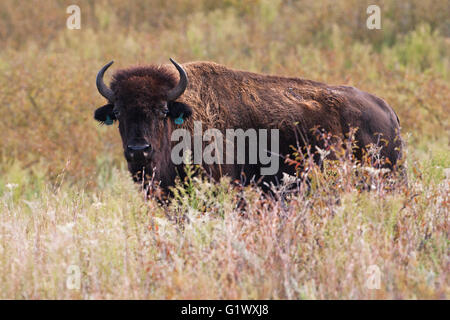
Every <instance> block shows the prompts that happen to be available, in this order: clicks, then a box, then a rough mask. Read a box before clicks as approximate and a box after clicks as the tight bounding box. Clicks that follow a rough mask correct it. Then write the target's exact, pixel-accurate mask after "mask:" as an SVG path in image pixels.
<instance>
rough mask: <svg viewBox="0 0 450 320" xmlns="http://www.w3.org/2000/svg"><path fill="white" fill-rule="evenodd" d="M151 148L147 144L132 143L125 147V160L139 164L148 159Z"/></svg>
mask: <svg viewBox="0 0 450 320" xmlns="http://www.w3.org/2000/svg"><path fill="white" fill-rule="evenodd" d="M151 154H152V148H151V147H150V145H149V144H148V143H133V144H129V145H127V150H126V151H125V158H126V159H127V160H128V161H132V162H136V161H137V162H141V161H146V160H148V159H150V157H151Z"/></svg>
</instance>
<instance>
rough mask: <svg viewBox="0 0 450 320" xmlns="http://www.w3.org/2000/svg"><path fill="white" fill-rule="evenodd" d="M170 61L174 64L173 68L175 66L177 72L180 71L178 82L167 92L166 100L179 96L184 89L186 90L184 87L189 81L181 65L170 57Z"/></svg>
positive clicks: (172, 99)
mask: <svg viewBox="0 0 450 320" xmlns="http://www.w3.org/2000/svg"><path fill="white" fill-rule="evenodd" d="M170 62H172V63H173V65H174V66H175V68H177V70H178V72H179V73H180V82H178V84H177V86H176V87H175V88H173V89H171V90H170V91H169V92H168V93H167V100H168V101H174V100H176V99H177V98H178V97H179V96H181V95H182V94H183V92H184V90H186V87H187V85H188V83H189V81H188V77H187V74H186V71H184V69H183V67H182V66H180V65H179V64H178V63H177V62H176V61H175V60H173V59H172V58H170Z"/></svg>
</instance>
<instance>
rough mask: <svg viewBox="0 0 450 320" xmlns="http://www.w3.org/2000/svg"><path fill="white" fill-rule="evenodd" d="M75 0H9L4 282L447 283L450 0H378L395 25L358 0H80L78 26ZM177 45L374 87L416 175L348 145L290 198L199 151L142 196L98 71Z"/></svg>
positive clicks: (162, 290)
mask: <svg viewBox="0 0 450 320" xmlns="http://www.w3.org/2000/svg"><path fill="white" fill-rule="evenodd" d="M70 4H72V1H50V0H45V1H27V2H23V3H20V5H19V4H18V2H17V1H12V0H3V1H1V2H0V119H1V120H0V132H1V133H2V138H1V144H0V145H1V148H0V283H1V290H0V298H3V299H4V298H7V299H44V298H49V299H63V298H75V299H90V298H100V299H105V298H118V299H125V298H136V299H140V298H146V299H176V298H179V299H183V298H188V299H199V298H203V299H329V298H335V299H417V298H420V299H446V298H447V299H448V297H449V294H450V287H449V274H448V271H449V268H450V256H449V228H450V225H449V224H450V219H449V204H450V202H449V191H450V169H449V168H450V151H449V136H450V130H449V117H448V114H449V112H450V105H449V101H450V25H449V21H450V13H449V8H448V1H446V0H436V1H431V0H430V1H424V0H421V1H419V0H412V1H401V2H400V1H395V0H384V1H377V4H378V5H379V6H380V7H381V17H382V29H381V30H368V29H367V28H366V19H367V13H366V8H367V6H368V4H372V2H371V3H369V2H368V1H359V0H358V1H357V0H348V1H331V0H315V1H309V0H308V1H306V0H305V1H288V0H286V1H282V0H277V1H270V0H249V1H238V0H227V1H222V2H218V1H212V0H196V1H185V0H173V1H170V2H167V1H159V0H153V1H144V0H142V1H141V0H135V1H132V2H123V1H118V0H117V1H116V0H110V1H106V0H100V1H87V0H85V1H83V0H82V1H78V2H77V4H78V5H79V6H80V8H81V18H82V22H81V30H68V29H67V28H66V19H67V17H68V14H67V13H66V8H67V6H68V5H70ZM169 57H173V58H175V59H176V60H177V61H179V62H187V61H193V60H211V61H215V62H218V63H221V64H224V65H227V66H229V67H233V68H237V69H246V70H251V71H255V72H263V73H272V74H278V75H286V76H297V77H303V78H308V79H313V80H317V81H321V82H327V83H332V84H344V85H353V86H356V87H358V88H360V89H362V90H365V91H368V92H371V93H374V94H376V95H377V96H379V97H381V98H383V99H385V100H386V101H388V103H389V104H390V105H391V106H392V107H393V108H394V109H395V111H396V112H397V114H398V116H399V118H400V122H401V125H402V130H403V131H402V134H403V137H404V138H405V140H406V142H407V151H406V154H405V156H406V165H407V168H408V178H409V185H408V186H405V185H402V186H397V187H396V188H394V189H393V190H391V188H390V182H389V181H386V179H384V178H383V177H382V176H381V175H380V174H379V172H376V171H373V170H372V171H371V170H370V169H367V168H366V169H364V168H363V169H361V168H360V169H355V168H354V167H353V166H352V164H351V163H350V162H348V161H346V160H344V161H343V162H341V163H340V164H339V165H336V164H333V163H330V164H329V167H327V168H326V170H324V171H323V172H321V171H320V170H318V169H317V168H316V167H315V166H313V165H311V168H310V173H311V176H310V177H311V179H312V180H311V181H312V183H311V185H309V186H308V187H307V188H306V186H301V188H303V189H302V190H303V191H304V192H301V193H298V194H297V195H295V196H293V197H290V198H289V199H288V200H286V201H277V200H273V199H270V198H267V197H264V196H263V195H262V193H261V191H260V190H259V189H258V188H256V187H254V186H248V187H241V188H239V187H232V186H231V184H230V181H229V180H228V179H226V178H225V179H223V180H221V181H220V182H217V183H213V182H210V181H207V180H206V179H204V178H202V177H201V176H194V175H192V174H191V172H192V171H195V170H197V169H196V168H195V167H189V168H188V170H189V172H190V173H189V174H188V178H187V179H186V181H181V182H179V184H178V186H177V188H176V190H175V197H174V199H173V201H171V202H170V203H169V204H168V205H166V206H162V205H161V204H159V203H158V202H157V201H155V200H153V199H150V200H145V199H144V197H143V195H142V193H141V192H140V190H139V186H136V185H134V184H133V183H132V181H131V178H130V177H129V175H128V173H127V170H126V163H125V159H124V158H123V153H122V146H121V141H120V137H119V134H118V130H117V128H116V127H115V126H114V127H105V126H99V125H98V124H97V123H96V122H95V121H94V120H93V111H94V110H95V108H96V107H98V106H101V105H102V104H104V100H103V98H102V97H101V96H100V95H99V94H98V93H97V90H96V88H95V76H96V73H97V72H98V70H99V68H100V67H101V66H103V65H104V64H105V63H106V62H108V61H110V60H113V59H114V60H115V61H116V63H115V64H114V66H113V68H120V67H127V66H130V65H136V64H149V63H167V62H168V58H169ZM358 170H366V172H365V175H366V176H367V177H368V178H370V181H371V183H370V184H369V188H370V189H371V191H370V192H369V191H366V190H365V188H360V185H359V184H358V183H357V182H358V177H359V178H360V175H358V176H356V174H355V172H356V171H358ZM276 192H282V190H277V191H276ZM241 199H245V202H246V211H245V212H242V211H241V210H240V209H239V203H240V201H241ZM71 265H75V266H78V267H79V268H80V271H81V286H80V289H79V290H70V289H68V288H67V286H66V282H67V277H68V273H67V270H68V267H69V266H71ZM371 266H376V267H377V268H378V269H379V271H380V276H381V278H380V280H381V281H380V287H379V289H369V288H368V287H367V279H368V277H369V274H368V270H371V269H370V267H371Z"/></svg>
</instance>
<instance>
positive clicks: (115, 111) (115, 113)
mask: <svg viewBox="0 0 450 320" xmlns="http://www.w3.org/2000/svg"><path fill="white" fill-rule="evenodd" d="M113 113H114V116H115V117H116V119H119V116H120V111H119V109H117V108H114V109H113Z"/></svg>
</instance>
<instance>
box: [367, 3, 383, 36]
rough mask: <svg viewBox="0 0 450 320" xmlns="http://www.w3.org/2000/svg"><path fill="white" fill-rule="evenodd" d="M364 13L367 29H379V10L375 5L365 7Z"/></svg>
mask: <svg viewBox="0 0 450 320" xmlns="http://www.w3.org/2000/svg"><path fill="white" fill-rule="evenodd" d="M366 13H367V14H369V17H368V18H367V20H366V26H367V29H369V30H373V29H378V30H380V29H381V9H380V7H379V6H377V5H376V4H372V5H370V6H368V7H367V10H366Z"/></svg>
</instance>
